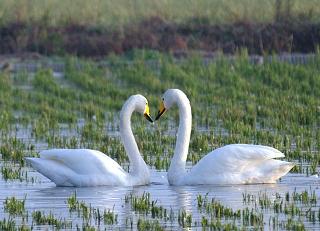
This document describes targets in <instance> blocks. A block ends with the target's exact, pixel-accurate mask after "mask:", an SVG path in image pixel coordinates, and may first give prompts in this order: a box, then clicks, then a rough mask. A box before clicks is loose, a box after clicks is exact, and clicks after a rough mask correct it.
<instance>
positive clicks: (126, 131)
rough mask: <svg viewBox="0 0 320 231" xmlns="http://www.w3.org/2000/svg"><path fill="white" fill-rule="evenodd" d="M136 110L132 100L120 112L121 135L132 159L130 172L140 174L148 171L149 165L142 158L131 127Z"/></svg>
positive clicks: (133, 174) (134, 174)
mask: <svg viewBox="0 0 320 231" xmlns="http://www.w3.org/2000/svg"><path fill="white" fill-rule="evenodd" d="M134 110H135V105H134V104H133V103H132V102H128V103H126V104H125V105H124V106H123V107H122V110H121V113H120V135H121V139H122V142H123V145H124V148H125V151H126V153H127V155H128V157H129V161H130V174H131V175H132V176H140V175H144V174H146V172H148V171H149V170H148V167H147V165H146V163H145V162H144V160H143V159H142V157H141V155H140V152H139V149H138V145H137V143H136V141H135V138H134V136H133V133H132V129H131V115H132V113H133V112H134Z"/></svg>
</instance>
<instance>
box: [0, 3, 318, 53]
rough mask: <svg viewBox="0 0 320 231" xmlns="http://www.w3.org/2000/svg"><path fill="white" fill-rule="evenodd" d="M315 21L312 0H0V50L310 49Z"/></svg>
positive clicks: (313, 43)
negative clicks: (130, 0)
mask: <svg viewBox="0 0 320 231" xmlns="http://www.w3.org/2000/svg"><path fill="white" fill-rule="evenodd" d="M319 19H320V7H319V4H318V2H317V1H316V0H310V1H307V2H303V1H299V0H294V1H292V0H291V1H289V0H288V1H287V0H268V1H260V0H256V1H248V0H241V1H235V0H232V1H209V0H201V1H193V0H192V1H145V0H138V1H132V2H127V1H102V0H95V1H90V2H89V1H83V0H79V1H64V2H61V1H56V0H47V1H39V0H31V1H1V2H0V35H1V36H0V53H1V54H12V53H22V52H37V53H40V54H45V55H68V54H72V55H78V56H86V57H104V56H106V55H109V54H111V53H115V54H123V53H126V52H128V51H132V50H133V49H137V48H138V49H142V48H143V49H154V50H158V51H165V52H172V51H177V50H205V51H210V52H215V51H223V52H224V53H232V54H234V53H236V52H237V51H238V50H239V49H241V48H247V49H248V51H249V53H250V54H265V53H268V54H270V53H273V52H277V53H279V52H299V53H309V52H315V49H316V47H317V45H319V44H320V34H319V30H320V20H319Z"/></svg>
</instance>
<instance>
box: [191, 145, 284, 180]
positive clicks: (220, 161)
mask: <svg viewBox="0 0 320 231" xmlns="http://www.w3.org/2000/svg"><path fill="white" fill-rule="evenodd" d="M281 157H284V154H283V153H282V152H280V151H279V150H277V149H275V148H272V147H268V146H262V145H251V144H230V145H226V146H224V147H221V148H217V149H215V150H214V151H212V152H210V153H208V154H207V155H206V156H204V157H203V158H202V159H201V160H200V161H199V162H198V163H197V164H196V165H195V166H194V167H193V168H192V169H191V171H190V173H192V172H193V171H195V172H197V173H199V172H204V173H207V174H208V173H211V174H222V173H227V172H229V173H241V172H243V171H244V170H245V169H248V168H250V167H252V166H256V165H258V164H260V163H261V162H263V161H265V160H270V159H273V158H281Z"/></svg>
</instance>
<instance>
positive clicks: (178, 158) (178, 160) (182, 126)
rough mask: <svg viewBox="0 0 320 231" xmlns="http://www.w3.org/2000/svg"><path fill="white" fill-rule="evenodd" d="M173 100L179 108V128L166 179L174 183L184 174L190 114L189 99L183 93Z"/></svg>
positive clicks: (190, 120) (190, 121) (190, 122)
mask: <svg viewBox="0 0 320 231" xmlns="http://www.w3.org/2000/svg"><path fill="white" fill-rule="evenodd" d="M175 102H176V104H177V105H178V108H179V128H178V135H177V142H176V147H175V150H174V155H173V158H172V160H171V164H170V167H169V170H168V181H169V183H170V184H175V183H177V181H178V180H179V178H180V177H182V176H183V175H184V174H185V171H186V170H185V167H186V160H187V156H188V149H189V141H190V134H191V125H192V115H191V106H190V102H189V99H188V98H187V96H186V95H184V94H177V95H176V96H175Z"/></svg>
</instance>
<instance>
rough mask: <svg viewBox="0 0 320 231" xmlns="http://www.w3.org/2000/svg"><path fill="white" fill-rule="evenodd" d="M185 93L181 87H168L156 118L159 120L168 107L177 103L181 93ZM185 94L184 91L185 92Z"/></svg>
mask: <svg viewBox="0 0 320 231" xmlns="http://www.w3.org/2000/svg"><path fill="white" fill-rule="evenodd" d="M181 93H183V92H182V91H180V90H179V89H168V90H166V92H165V93H164V94H163V95H162V98H161V102H160V106H159V111H158V114H157V116H156V119H155V120H158V119H159V118H160V117H161V116H162V115H163V114H164V113H165V112H166V111H167V110H168V109H170V108H171V107H172V105H173V104H174V103H175V101H176V98H177V96H178V95H179V94H181ZM183 94H184V93H183Z"/></svg>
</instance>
